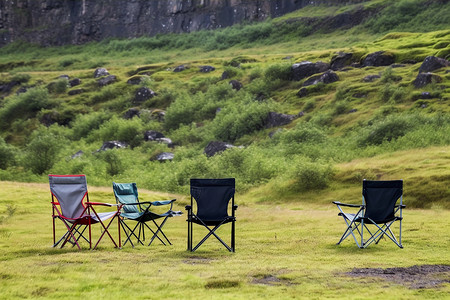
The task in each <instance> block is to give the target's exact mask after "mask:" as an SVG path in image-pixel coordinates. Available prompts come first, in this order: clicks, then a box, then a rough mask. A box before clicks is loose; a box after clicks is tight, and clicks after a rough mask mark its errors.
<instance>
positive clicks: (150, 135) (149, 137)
mask: <svg viewBox="0 0 450 300" xmlns="http://www.w3.org/2000/svg"><path fill="white" fill-rule="evenodd" d="M161 138H165V136H164V134H162V133H161V132H158V131H155V130H147V131H146V132H145V133H144V140H145V141H156V140H157V139H161Z"/></svg>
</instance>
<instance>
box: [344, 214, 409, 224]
mask: <svg viewBox="0 0 450 300" xmlns="http://www.w3.org/2000/svg"><path fill="white" fill-rule="evenodd" d="M338 216H342V217H344V218H346V219H347V220H349V221H352V220H353V219H354V218H355V216H356V214H347V213H339V214H338ZM401 219H402V218H400V217H396V216H394V217H392V218H388V219H385V220H371V219H369V218H365V217H362V216H358V217H357V218H356V219H355V220H354V222H356V223H360V222H361V221H364V223H369V224H385V223H387V222H392V221H397V220H401Z"/></svg>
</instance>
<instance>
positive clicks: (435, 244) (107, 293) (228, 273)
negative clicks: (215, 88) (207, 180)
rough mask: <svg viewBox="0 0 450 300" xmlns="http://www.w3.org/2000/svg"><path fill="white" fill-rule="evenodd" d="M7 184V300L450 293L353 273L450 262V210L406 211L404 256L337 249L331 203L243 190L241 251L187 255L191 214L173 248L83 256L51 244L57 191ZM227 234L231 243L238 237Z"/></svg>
mask: <svg viewBox="0 0 450 300" xmlns="http://www.w3.org/2000/svg"><path fill="white" fill-rule="evenodd" d="M88 180H89V179H88ZM1 184H2V189H1V191H0V198H1V199H4V200H2V205H1V206H0V216H1V223H0V260H1V264H0V278H1V280H0V299H19V298H20V299H23V298H43V299H52V298H84V299H98V298H106V297H107V298H109V299H118V298H125V299H129V298H134V299H197V298H202V299H274V298H277V299H290V298H299V299H302V298H308V299H314V298H316V299H318V298H321V299H323V298H334V299H335V298H350V299H361V298H373V299H424V298H427V299H430V298H434V299H444V298H447V297H448V294H449V292H450V284H449V283H448V282H449V281H450V274H449V272H447V273H436V274H429V275H418V276H413V275H407V276H404V277H403V279H401V280H396V281H389V280H385V279H383V278H380V277H374V276H350V275H348V274H346V273H348V272H351V271H352V270H353V269H354V268H393V267H411V266H414V265H442V264H444V265H449V264H450V260H449V256H448V248H449V246H450V242H449V241H450V240H449V235H448V228H449V226H450V211H448V210H441V209H439V208H433V209H427V210H423V209H406V210H405V211H404V223H403V224H404V227H403V228H404V230H403V245H404V249H399V248H398V247H397V246H395V245H394V244H393V243H392V242H390V241H388V240H386V239H383V240H382V241H381V242H380V244H378V245H371V246H369V248H367V249H364V250H362V249H358V248H357V247H356V246H355V245H354V243H352V242H351V241H350V240H347V241H345V242H344V243H343V244H342V245H340V246H336V245H335V243H336V241H337V240H338V238H339V236H340V234H341V233H342V232H343V230H344V228H345V227H344V224H343V221H342V220H341V219H340V218H339V217H338V216H337V209H336V208H335V207H334V205H332V204H331V203H330V202H328V201H327V202H322V203H320V204H317V203H314V204H313V203H310V202H309V201H303V200H306V199H303V197H304V196H302V195H298V196H297V199H295V200H293V201H289V202H287V203H282V204H281V203H273V204H272V203H269V202H265V203H258V202H255V200H254V198H253V197H252V195H251V193H248V194H244V195H241V194H239V193H238V194H237V195H236V201H237V204H238V205H239V209H238V211H237V220H238V222H237V234H236V240H237V242H236V247H237V248H236V253H229V252H228V251H227V250H226V249H225V248H223V247H222V246H221V245H220V244H219V243H218V241H216V240H213V239H211V240H208V242H207V243H206V244H204V245H203V246H202V247H200V249H199V250H198V251H196V252H194V253H189V252H187V251H186V240H187V226H186V221H185V215H184V216H182V217H175V218H172V219H170V220H169V221H168V223H167V224H166V226H165V232H166V234H167V235H168V236H169V237H170V239H171V241H172V243H173V245H172V246H163V245H161V244H159V243H154V244H153V245H152V246H150V247H146V246H139V247H135V248H132V247H130V246H129V245H126V246H125V247H123V249H121V250H119V249H115V248H114V247H113V244H112V243H111V242H110V241H109V240H108V239H104V240H102V242H101V243H100V245H99V248H98V249H97V250H95V251H90V250H88V249H87V244H86V243H84V244H82V246H83V247H84V249H83V250H82V251H78V250H77V249H76V248H67V249H66V248H64V249H54V248H52V247H51V244H52V230H51V226H52V225H51V206H50V203H49V202H50V193H49V188H48V185H46V184H29V183H16V182H1ZM89 190H90V199H91V201H99V202H113V201H114V199H113V194H112V188H109V187H89ZM341 192H342V191H337V194H340V193H341ZM140 194H141V197H142V199H145V200H157V199H164V198H167V197H173V196H174V197H176V198H177V202H176V208H175V209H179V210H183V209H184V205H185V204H187V202H188V196H187V195H169V194H163V193H154V192H150V191H147V190H140ZM348 194H349V196H350V195H351V196H352V199H341V200H342V201H344V200H349V201H350V200H352V201H353V202H358V201H359V200H357V199H360V190H359V189H358V188H356V187H355V188H352V189H350V192H348ZM404 201H405V203H406V204H408V198H407V197H405V199H404ZM59 225H60V226H59V227H58V228H59V229H60V231H59V232H60V234H62V231H61V228H62V224H59ZM94 228H95V229H94V231H93V232H94V235H97V236H98V234H99V227H94ZM224 229H226V230H222V231H221V236H222V237H224V238H229V231H228V229H229V228H224ZM113 231H114V232H116V230H113ZM196 232H197V233H198V231H196ZM197 237H198V236H197ZM441 281H443V282H445V281H446V282H447V283H440V282H441Z"/></svg>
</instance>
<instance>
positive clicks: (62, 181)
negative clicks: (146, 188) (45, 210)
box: [48, 175, 121, 250]
mask: <svg viewBox="0 0 450 300" xmlns="http://www.w3.org/2000/svg"><path fill="white" fill-rule="evenodd" d="M48 178H49V183H50V192H51V195H52V201H51V203H52V211H53V213H52V219H53V247H57V246H58V245H59V244H60V243H61V248H63V247H64V246H65V245H66V243H67V242H69V243H71V244H72V245H73V246H75V245H77V247H78V249H80V250H81V247H80V244H79V241H80V239H83V240H85V241H86V242H88V243H89V249H92V230H91V226H92V225H93V224H97V223H100V225H101V231H102V233H101V235H100V237H99V239H98V241H97V243H96V244H95V246H94V248H93V249H96V248H97V246H98V244H99V243H100V241H101V240H102V238H103V236H104V235H105V234H107V235H108V236H109V238H110V239H111V241H112V242H113V244H114V246H115V247H116V248H117V247H119V248H120V247H121V242H120V220H119V218H118V216H119V212H120V206H119V205H117V204H110V203H99V202H90V201H89V194H88V190H87V183H86V176H85V175H49V176H48ZM99 206H107V207H117V209H115V210H114V211H111V212H97V210H96V207H97V208H98V207H99ZM115 218H117V225H118V229H119V230H118V234H119V245H117V243H116V242H115V240H114V238H113V237H112V236H111V234H110V232H109V230H108V229H109V227H110V225H111V224H112V222H113V221H114V219H115ZM56 219H59V220H61V221H62V223H63V224H64V226H65V229H66V230H67V231H66V232H65V234H64V235H63V236H62V237H61V238H60V239H59V240H58V241H56V224H55V220H56ZM108 220H109V222H108V223H106V221H108ZM105 224H107V225H105ZM86 230H88V236H86V235H85V232H86Z"/></svg>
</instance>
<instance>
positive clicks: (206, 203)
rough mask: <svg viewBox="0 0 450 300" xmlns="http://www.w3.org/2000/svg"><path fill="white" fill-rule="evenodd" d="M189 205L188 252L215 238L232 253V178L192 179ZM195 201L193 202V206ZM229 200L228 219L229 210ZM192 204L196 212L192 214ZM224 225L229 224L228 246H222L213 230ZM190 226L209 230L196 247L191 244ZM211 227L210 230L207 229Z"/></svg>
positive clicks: (233, 236) (233, 185) (225, 244)
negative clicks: (229, 236)
mask: <svg viewBox="0 0 450 300" xmlns="http://www.w3.org/2000/svg"><path fill="white" fill-rule="evenodd" d="M190 190H191V205H187V206H186V210H187V211H188V218H187V222H188V246H187V248H188V250H189V251H192V252H193V251H195V250H197V249H198V247H200V245H202V244H203V243H204V242H205V241H206V240H207V239H208V238H209V237H210V236H211V235H214V236H215V237H216V238H217V240H219V241H220V242H221V243H222V245H223V246H224V247H225V248H227V249H228V250H229V251H231V252H234V251H235V222H236V217H235V211H236V209H237V205H235V204H234V194H235V179H234V178H225V179H191V189H190ZM194 200H195V203H194ZM230 200H231V216H230V215H229V214H228V207H229V204H230ZM194 204H195V208H196V212H195V213H194ZM227 223H231V243H230V246H229V245H228V244H227V243H225V242H224V241H223V240H222V239H221V238H220V237H219V236H218V235H217V234H216V230H217V229H218V228H219V227H220V226H222V225H224V224H227ZM193 224H198V225H201V226H203V227H205V228H206V229H207V230H208V233H207V234H206V236H205V237H204V238H203V239H202V240H201V241H200V242H199V243H198V244H197V245H196V246H195V247H192V245H193V234H194V232H193ZM210 227H212V228H210Z"/></svg>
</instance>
